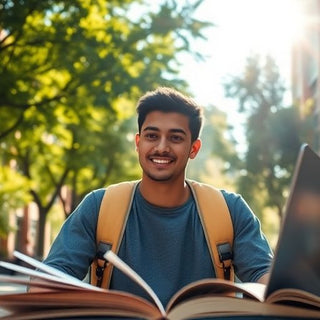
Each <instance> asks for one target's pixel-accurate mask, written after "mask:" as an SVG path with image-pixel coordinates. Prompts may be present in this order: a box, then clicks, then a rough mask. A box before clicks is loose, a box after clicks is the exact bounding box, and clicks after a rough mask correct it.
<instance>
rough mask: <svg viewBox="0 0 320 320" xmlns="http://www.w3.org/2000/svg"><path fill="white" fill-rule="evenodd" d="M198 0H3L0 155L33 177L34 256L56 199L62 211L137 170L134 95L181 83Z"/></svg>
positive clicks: (198, 27) (196, 31)
mask: <svg viewBox="0 0 320 320" xmlns="http://www.w3.org/2000/svg"><path fill="white" fill-rule="evenodd" d="M201 2H202V1H196V2H195V3H194V4H190V3H189V1H186V2H185V3H184V4H181V2H179V6H178V5H177V3H178V2H175V1H166V2H163V3H162V4H161V5H160V6H159V7H154V8H151V7H150V3H149V2H148V1H132V0H125V1H116V0H112V1H103V0H96V1H89V2H88V1H81V0H68V1H61V0H42V1H38V0H28V1H15V0H9V1H0V17H1V19H0V61H1V62H0V74H1V77H0V141H1V144H0V150H1V160H2V162H3V163H4V164H8V163H9V162H10V161H11V160H14V161H15V162H16V168H17V170H18V172H20V173H21V174H22V175H24V176H25V177H26V178H27V179H28V180H29V181H30V183H31V185H30V189H29V191H30V194H31V195H32V198H33V201H34V202H35V203H36V204H37V206H38V208H39V214H40V228H39V238H40V244H39V248H38V252H37V255H38V256H41V255H42V252H43V248H42V245H43V241H42V239H43V235H44V224H45V220H46V216H47V214H48V212H49V210H50V208H51V207H52V206H53V204H54V203H56V202H57V199H60V201H61V203H62V204H63V208H64V212H65V214H66V215H67V214H69V213H70V210H72V209H73V208H74V207H75V206H76V205H77V204H78V203H79V201H80V200H81V198H82V197H83V195H84V194H85V193H87V192H88V191H90V190H92V189H94V188H97V187H102V186H104V185H105V184H109V183H112V182H116V181H119V180H121V179H129V178H137V177H138V176H139V170H138V164H137V161H136V159H135V151H134V146H133V144H134V143H133V141H134V140H133V139H132V137H133V134H134V132H135V130H136V129H135V125H133V120H132V118H133V117H134V106H135V102H136V100H137V98H138V97H139V96H140V94H141V93H142V92H144V91H146V90H150V89H153V88H155V87H156V86H158V85H169V86H175V87H177V88H178V89H185V88H186V83H185V82H184V81H183V80H181V79H177V78H176V75H177V72H178V69H179V62H178V59H177V56H176V54H177V53H179V52H190V51H191V50H190V46H189V41H188V39H189V38H190V37H202V34H201V32H202V29H203V28H205V27H207V26H209V25H210V24H208V23H205V22H200V21H197V20H195V19H193V18H192V13H193V11H194V10H195V9H196V8H197V7H198V6H199V5H200V3H201ZM195 55H196V56H198V53H195ZM64 185H67V186H68V187H69V188H70V190H71V194H72V199H71V204H68V201H66V200H67V199H65V198H64V197H63V195H62V193H61V188H62V186H64Z"/></svg>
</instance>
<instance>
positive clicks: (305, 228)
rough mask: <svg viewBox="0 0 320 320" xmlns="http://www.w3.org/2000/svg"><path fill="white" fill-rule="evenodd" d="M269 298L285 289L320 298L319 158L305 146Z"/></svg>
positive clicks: (298, 165)
mask: <svg viewBox="0 0 320 320" xmlns="http://www.w3.org/2000/svg"><path fill="white" fill-rule="evenodd" d="M284 212H285V215H284V217H283V221H282V225H281V232H280V236H279V240H278V244H277V248H276V250H275V257H274V260H273V265H272V268H271V274H270V280H269V283H268V285H267V288H266V296H269V295H270V294H271V293H272V292H274V291H275V290H278V289H282V288H294V289H301V290H305V291H308V292H310V293H313V294H315V295H318V296H319V295H320V157H319V156H318V155H317V154H316V153H315V152H314V151H313V150H311V148H310V147H309V146H308V145H307V144H304V145H302V147H301V149H300V152H299V156H298V160H297V164H296V167H295V172H294V175H293V180H292V183H291V189H290V195H289V198H288V200H287V203H286V207H285V211H284Z"/></svg>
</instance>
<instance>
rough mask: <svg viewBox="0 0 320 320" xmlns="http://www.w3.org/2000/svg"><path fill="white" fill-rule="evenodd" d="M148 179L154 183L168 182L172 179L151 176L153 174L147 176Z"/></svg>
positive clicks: (170, 177)
mask: <svg viewBox="0 0 320 320" xmlns="http://www.w3.org/2000/svg"><path fill="white" fill-rule="evenodd" d="M147 176H148V178H149V179H150V180H152V181H156V182H169V181H171V179H172V176H171V175H170V176H161V175H153V174H147Z"/></svg>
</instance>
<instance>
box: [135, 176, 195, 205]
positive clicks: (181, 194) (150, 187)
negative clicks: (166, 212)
mask: <svg viewBox="0 0 320 320" xmlns="http://www.w3.org/2000/svg"><path fill="white" fill-rule="evenodd" d="M140 192H141V194H142V196H143V197H144V198H145V199H146V200H147V201H148V202H150V203H152V204H153V205H156V206H159V207H167V208H170V207H177V206H180V205H182V204H184V203H185V202H186V201H187V200H188V198H189V197H190V189H189V187H188V185H187V183H186V182H185V180H184V179H183V180H181V181H174V182H173V181H164V182H159V181H153V180H151V179H149V178H142V180H141V183H140Z"/></svg>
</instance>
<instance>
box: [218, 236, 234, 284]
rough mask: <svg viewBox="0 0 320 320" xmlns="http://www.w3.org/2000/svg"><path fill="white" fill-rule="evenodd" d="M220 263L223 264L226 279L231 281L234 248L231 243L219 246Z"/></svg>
mask: <svg viewBox="0 0 320 320" xmlns="http://www.w3.org/2000/svg"><path fill="white" fill-rule="evenodd" d="M217 250H218V254H219V259H220V262H221V263H222V267H223V273H224V279H226V280H230V276H231V265H232V258H233V253H232V248H231V245H230V243H229V242H224V243H221V244H218V245H217Z"/></svg>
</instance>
